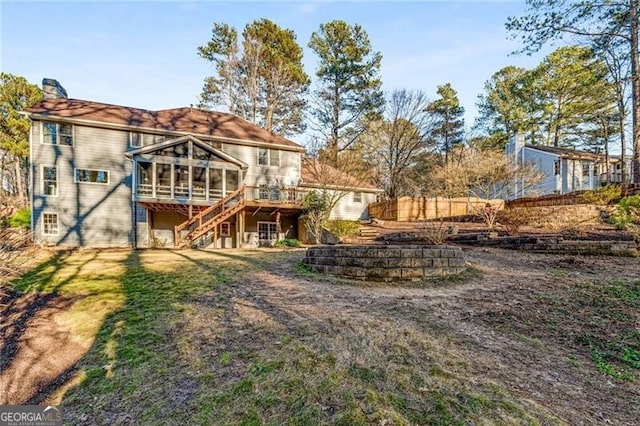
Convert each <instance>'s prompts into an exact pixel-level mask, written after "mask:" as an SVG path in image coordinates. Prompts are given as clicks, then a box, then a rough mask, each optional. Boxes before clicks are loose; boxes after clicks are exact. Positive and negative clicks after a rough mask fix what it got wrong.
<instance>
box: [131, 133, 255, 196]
mask: <svg viewBox="0 0 640 426" xmlns="http://www.w3.org/2000/svg"><path fill="white" fill-rule="evenodd" d="M126 155H127V156H129V157H131V159H132V161H133V170H134V173H133V196H134V199H135V200H136V201H138V202H144V203H153V202H156V203H176V204H193V205H209V204H211V203H213V202H215V201H217V200H220V199H222V198H224V197H225V196H226V195H227V194H230V193H232V192H234V191H236V190H237V189H238V188H240V187H241V186H242V181H243V172H244V171H245V170H246V169H247V167H248V166H247V164H245V163H243V162H242V161H240V160H238V159H236V158H234V157H232V156H230V155H228V154H225V153H224V152H222V151H220V150H219V149H216V148H214V147H212V146H211V145H208V144H206V143H205V142H202V141H201V140H199V139H197V138H195V137H193V136H190V135H188V136H182V137H179V138H176V139H171V140H168V141H164V142H161V143H158V144H154V145H149V146H145V147H143V148H138V149H135V150H133V151H129V152H127V153H126Z"/></svg>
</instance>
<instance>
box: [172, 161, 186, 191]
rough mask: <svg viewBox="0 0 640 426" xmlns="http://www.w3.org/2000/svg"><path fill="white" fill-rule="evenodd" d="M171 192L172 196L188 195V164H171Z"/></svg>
mask: <svg viewBox="0 0 640 426" xmlns="http://www.w3.org/2000/svg"><path fill="white" fill-rule="evenodd" d="M173 167H174V171H173V181H174V187H173V194H174V197H188V196H189V167H188V166H178V165H176V166H173Z"/></svg>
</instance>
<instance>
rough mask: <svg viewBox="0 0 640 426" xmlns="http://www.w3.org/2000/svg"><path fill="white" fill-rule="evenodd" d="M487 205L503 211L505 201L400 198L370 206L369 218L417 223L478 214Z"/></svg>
mask: <svg viewBox="0 0 640 426" xmlns="http://www.w3.org/2000/svg"><path fill="white" fill-rule="evenodd" d="M487 203H489V204H491V206H492V207H493V208H497V209H503V208H504V200H498V199H494V200H487V199H484V198H477V197H458V198H445V197H431V198H427V197H400V198H397V199H395V200H388V201H382V202H379V203H372V204H369V216H371V217H374V218H376V219H381V220H393V221H398V222H415V221H420V220H429V219H438V218H444V217H455V216H467V215H472V214H477V213H478V211H479V210H480V209H482V208H484V207H485V206H486V205H487Z"/></svg>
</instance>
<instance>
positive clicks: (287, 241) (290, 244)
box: [273, 238, 300, 247]
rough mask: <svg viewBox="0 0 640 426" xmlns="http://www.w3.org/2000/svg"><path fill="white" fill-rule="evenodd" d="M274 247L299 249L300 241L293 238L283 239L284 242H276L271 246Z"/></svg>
mask: <svg viewBox="0 0 640 426" xmlns="http://www.w3.org/2000/svg"><path fill="white" fill-rule="evenodd" d="M273 246H274V247H300V241H298V240H296V239H295V238H285V239H284V240H278V241H276V242H275V244H274V245H273Z"/></svg>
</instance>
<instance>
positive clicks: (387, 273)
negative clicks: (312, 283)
mask: <svg viewBox="0 0 640 426" xmlns="http://www.w3.org/2000/svg"><path fill="white" fill-rule="evenodd" d="M304 262H305V263H306V264H307V265H309V267H310V268H311V269H312V270H313V271H314V272H321V273H327V274H332V275H338V276H344V277H349V278H356V279H362V280H372V281H376V280H383V281H392V280H421V279H425V278H434V277H445V276H449V275H456V274H459V273H461V272H463V271H464V270H465V269H466V266H465V261H464V257H463V255H462V249H461V248H460V247H456V246H419V245H386V246H382V245H380V246H377V245H369V246H320V247H311V248H309V249H308V250H307V254H306V256H305V259H304Z"/></svg>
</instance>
